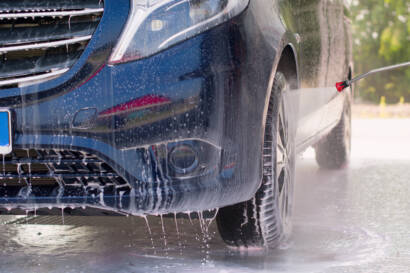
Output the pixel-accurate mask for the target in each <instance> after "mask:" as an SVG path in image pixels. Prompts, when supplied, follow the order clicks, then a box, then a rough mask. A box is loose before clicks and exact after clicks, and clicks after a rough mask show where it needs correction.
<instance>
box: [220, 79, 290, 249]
mask: <svg viewBox="0 0 410 273" xmlns="http://www.w3.org/2000/svg"><path fill="white" fill-rule="evenodd" d="M288 89H289V87H288V83H287V81H286V78H285V76H284V75H283V74H282V73H281V72H277V73H276V76H275V80H274V85H273V88H272V92H271V97H270V101H269V108H268V113H267V118H266V125H265V138H264V143H263V147H262V148H263V152H262V163H263V165H262V166H263V168H262V170H261V171H262V172H263V173H262V177H263V178H262V183H261V186H260V188H259V189H258V191H257V192H256V194H255V196H254V197H253V198H252V199H251V200H249V201H246V202H242V203H239V204H235V205H232V206H229V207H225V208H221V209H220V210H219V212H218V216H217V224H218V229H219V232H220V234H221V236H222V238H223V240H224V241H225V242H226V243H227V244H228V245H231V246H237V247H254V246H256V247H266V248H276V247H277V246H279V244H280V243H281V242H282V241H283V240H284V239H286V238H287V237H288V235H289V234H290V232H291V221H290V217H291V208H292V201H293V184H294V167H295V149H294V135H293V134H292V133H290V132H291V131H292V130H290V127H289V122H288V115H287V112H286V108H287V107H286V103H285V100H284V98H285V96H284V95H285V93H286V92H288Z"/></svg>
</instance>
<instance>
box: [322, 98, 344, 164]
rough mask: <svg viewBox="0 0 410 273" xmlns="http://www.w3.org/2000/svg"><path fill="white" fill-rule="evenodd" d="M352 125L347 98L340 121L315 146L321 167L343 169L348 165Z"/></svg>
mask: <svg viewBox="0 0 410 273" xmlns="http://www.w3.org/2000/svg"><path fill="white" fill-rule="evenodd" d="M351 127H352V117H351V105H350V101H349V99H348V98H347V99H346V103H345V105H344V109H343V113H342V117H341V119H340V121H339V123H338V124H337V125H336V127H335V128H333V129H332V131H331V132H330V133H329V134H328V135H327V136H326V137H325V138H324V139H322V140H320V141H319V143H318V144H316V146H315V150H316V161H317V163H318V164H319V166H320V167H321V168H324V169H341V168H344V167H345V166H347V164H348V163H349V159H350V150H351V138H352V136H351Z"/></svg>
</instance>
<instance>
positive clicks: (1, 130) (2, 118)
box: [0, 112, 10, 146]
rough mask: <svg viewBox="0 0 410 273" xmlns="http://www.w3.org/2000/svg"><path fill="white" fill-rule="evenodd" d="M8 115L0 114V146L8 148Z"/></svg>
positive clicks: (5, 113) (6, 113)
mask: <svg viewBox="0 0 410 273" xmlns="http://www.w3.org/2000/svg"><path fill="white" fill-rule="evenodd" d="M9 130H10V126H9V113H8V112H0V146H10V132H9Z"/></svg>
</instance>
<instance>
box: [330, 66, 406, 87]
mask: <svg viewBox="0 0 410 273" xmlns="http://www.w3.org/2000/svg"><path fill="white" fill-rule="evenodd" d="M405 66H410V62H406V63H401V64H395V65H391V66H386V67H382V68H377V69H373V70H370V71H369V72H367V73H364V74H362V75H359V76H357V77H356V78H353V79H351V80H346V81H344V82H338V83H336V89H337V91H339V92H342V91H343V90H344V89H345V88H347V87H349V86H351V85H352V83H355V82H357V81H358V80H361V79H363V78H366V77H368V76H370V75H372V74H374V73H378V72H384V71H388V70H393V69H397V68H400V67H405Z"/></svg>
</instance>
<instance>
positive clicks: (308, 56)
mask: <svg viewBox="0 0 410 273" xmlns="http://www.w3.org/2000/svg"><path fill="white" fill-rule="evenodd" d="M329 1H330V0H289V1H285V2H286V4H285V5H289V12H290V13H291V17H292V18H291V19H290V20H289V21H288V22H287V27H288V28H289V30H290V31H292V32H293V33H294V34H295V35H296V36H297V37H298V39H299V44H298V46H297V50H298V62H299V78H300V89H299V90H298V97H299V98H298V100H299V114H298V129H297V133H296V145H297V147H299V148H300V149H302V148H305V147H306V146H308V145H310V144H311V143H312V141H313V139H314V137H315V136H316V135H317V134H318V132H319V131H320V130H321V129H322V128H323V126H324V121H325V120H326V117H325V114H326V110H327V109H326V105H327V103H328V101H329V99H330V97H329V94H330V93H329V92H330V90H331V88H332V87H331V85H329V81H328V72H329V71H328V67H329V63H328V62H329V54H330V44H329V37H330V31H331V30H330V29H329V28H328V26H327V24H328V18H327V16H328V15H327V13H326V11H327V6H328V2H329Z"/></svg>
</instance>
